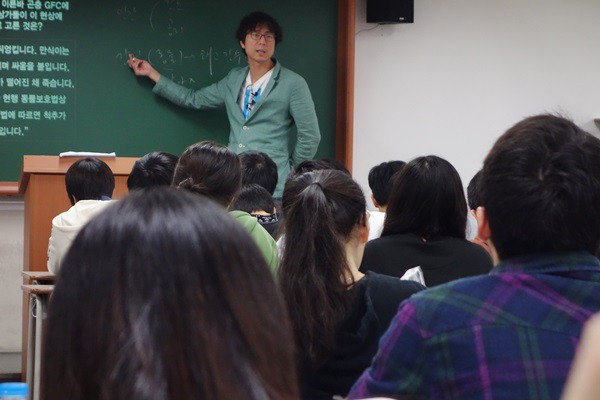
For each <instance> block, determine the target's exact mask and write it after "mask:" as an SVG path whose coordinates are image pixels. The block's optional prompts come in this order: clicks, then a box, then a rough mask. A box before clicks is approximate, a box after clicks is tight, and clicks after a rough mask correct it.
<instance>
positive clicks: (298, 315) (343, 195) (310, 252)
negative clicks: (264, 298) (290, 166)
mask: <svg viewBox="0 0 600 400" xmlns="http://www.w3.org/2000/svg"><path fill="white" fill-rule="evenodd" d="M283 204H284V210H285V216H286V217H285V239H284V252H283V257H282V260H281V264H280V270H279V280H280V284H281V289H282V291H283V294H284V297H285V300H286V303H287V306H288V309H289V311H290V316H291V319H292V325H293V328H294V333H295V337H296V341H297V343H298V346H299V349H300V351H301V352H302V354H303V355H304V357H306V358H307V359H308V361H309V362H311V363H313V364H318V363H320V362H322V361H323V359H324V358H325V357H326V356H327V355H328V354H330V353H331V351H332V350H333V347H334V345H335V339H336V334H337V330H338V327H339V325H340V323H341V322H342V319H343V318H344V316H345V315H346V312H347V311H348V309H349V307H350V306H351V303H352V297H351V295H350V292H348V288H349V287H350V286H352V284H353V282H351V283H350V284H348V283H347V282H346V276H347V273H346V272H347V271H348V263H347V260H346V253H345V247H344V244H345V241H346V240H347V239H348V237H349V235H350V234H351V233H352V232H353V231H354V228H355V227H356V225H357V224H359V223H364V222H365V220H364V214H365V200H364V195H363V193H362V190H361V189H360V187H359V186H358V184H357V183H356V182H354V181H353V180H352V178H351V177H350V176H349V175H347V174H344V173H342V172H339V171H332V170H327V171H317V172H312V173H305V174H303V175H301V176H298V177H296V178H294V179H292V180H291V181H289V182H288V183H286V188H285V191H284V194H283Z"/></svg>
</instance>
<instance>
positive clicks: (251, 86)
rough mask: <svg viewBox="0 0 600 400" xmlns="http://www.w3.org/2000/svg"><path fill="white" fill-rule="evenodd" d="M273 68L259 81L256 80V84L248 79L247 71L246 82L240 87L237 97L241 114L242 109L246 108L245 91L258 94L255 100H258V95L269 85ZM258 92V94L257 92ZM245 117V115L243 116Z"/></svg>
mask: <svg viewBox="0 0 600 400" xmlns="http://www.w3.org/2000/svg"><path fill="white" fill-rule="evenodd" d="M274 69H275V68H274V67H273V68H271V69H270V70H269V71H268V72H267V73H266V74H264V75H263V76H261V77H260V79H258V80H257V81H256V82H254V83H252V78H251V77H250V71H248V75H246V80H245V81H244V84H243V85H242V87H241V88H240V94H239V96H238V104H239V105H240V108H241V109H242V112H244V111H245V110H244V108H245V106H246V104H245V101H244V100H245V98H246V91H247V90H248V89H250V90H251V92H252V93H260V94H259V95H258V96H257V100H256V101H258V99H259V98H260V95H261V94H262V93H264V91H265V89H266V87H267V85H268V84H269V80H271V76H272V75H273V70H274ZM259 90H260V92H259ZM253 105H254V104H252V105H251V106H250V110H251V109H252V106H253ZM244 115H245V114H244Z"/></svg>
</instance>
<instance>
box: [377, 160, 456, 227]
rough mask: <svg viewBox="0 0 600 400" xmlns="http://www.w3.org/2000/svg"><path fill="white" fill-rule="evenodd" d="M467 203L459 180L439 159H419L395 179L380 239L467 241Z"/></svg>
mask: <svg viewBox="0 0 600 400" xmlns="http://www.w3.org/2000/svg"><path fill="white" fill-rule="evenodd" d="M466 224H467V202H466V200H465V194H464V192H463V186H462V183H461V180H460V176H459V175H458V172H457V171H456V169H455V168H454V167H453V166H452V164H450V163H449V162H448V161H446V160H444V159H443V158H440V157H437V156H425V157H418V158H415V159H414V160H412V161H410V162H409V163H408V164H406V165H405V166H404V168H402V170H401V171H400V172H399V173H398V175H396V177H395V181H394V185H393V187H392V193H391V195H390V200H389V202H388V208H387V213H386V219H385V223H384V226H383V232H382V233H381V236H388V235H395V234H402V233H412V234H415V235H418V236H420V237H422V238H425V239H431V238H434V237H439V236H450V237H456V238H462V239H464V238H465V229H466Z"/></svg>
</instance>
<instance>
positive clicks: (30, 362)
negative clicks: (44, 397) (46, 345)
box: [21, 285, 54, 400]
mask: <svg viewBox="0 0 600 400" xmlns="http://www.w3.org/2000/svg"><path fill="white" fill-rule="evenodd" d="M21 288H22V289H23V292H24V293H25V294H26V295H27V296H29V299H30V301H29V329H28V331H27V385H29V395H28V397H27V398H28V399H29V400H39V399H40V377H41V375H40V373H41V368H40V367H41V355H42V338H43V328H44V319H45V318H46V310H47V305H48V299H49V298H50V295H51V294H52V291H53V290H54V285H23V286H21Z"/></svg>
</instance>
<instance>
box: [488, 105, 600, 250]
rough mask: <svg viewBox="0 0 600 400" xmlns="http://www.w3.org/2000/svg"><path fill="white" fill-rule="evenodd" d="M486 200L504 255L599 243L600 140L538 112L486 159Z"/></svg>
mask: <svg viewBox="0 0 600 400" xmlns="http://www.w3.org/2000/svg"><path fill="white" fill-rule="evenodd" d="M480 192H481V199H482V200H483V204H484V206H485V213H486V216H487V219H488V221H489V227H490V231H491V239H492V243H493V244H494V247H495V248H496V251H497V252H498V256H499V258H500V259H507V258H510V257H516V256H522V255H526V254H533V253H548V252H557V251H577V250H586V251H588V252H590V253H592V254H596V251H597V250H598V245H599V243H600V207H599V205H600V140H599V139H598V138H595V137H594V136H592V135H590V134H589V133H587V132H585V131H584V130H582V129H580V128H579V127H577V125H575V124H574V123H573V122H572V121H569V120H567V119H565V118H562V117H559V116H554V115H538V116H534V117H529V118H526V119H524V120H523V121H521V122H519V123H517V124H516V125H515V126H513V127H512V128H510V129H509V130H508V131H507V132H506V133H504V134H503V135H502V136H501V137H500V138H499V139H498V141H497V142H496V143H495V144H494V147H493V148H492V150H491V151H490V153H489V154H488V156H487V158H486V159H485V162H484V164H483V172H482V176H481V181H480Z"/></svg>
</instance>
